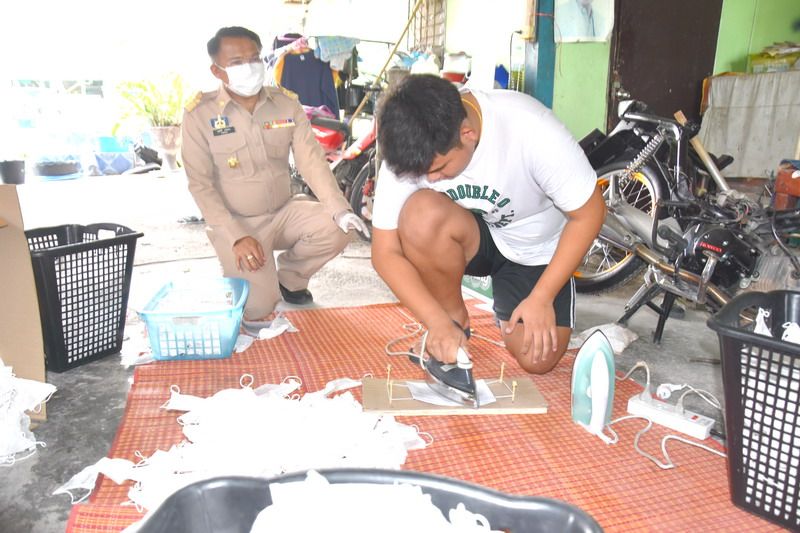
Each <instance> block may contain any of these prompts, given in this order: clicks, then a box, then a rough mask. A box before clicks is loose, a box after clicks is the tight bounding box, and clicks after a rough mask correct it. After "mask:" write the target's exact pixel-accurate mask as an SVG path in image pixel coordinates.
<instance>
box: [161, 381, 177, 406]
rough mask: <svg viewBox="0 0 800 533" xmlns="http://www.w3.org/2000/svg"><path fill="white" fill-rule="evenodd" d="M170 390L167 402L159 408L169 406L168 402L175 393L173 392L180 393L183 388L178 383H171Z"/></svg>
mask: <svg viewBox="0 0 800 533" xmlns="http://www.w3.org/2000/svg"><path fill="white" fill-rule="evenodd" d="M169 392H170V395H169V398H167V401H166V402H164V403H163V404H162V405H161V407H159V409H166V408H167V404H168V403H169V401H170V400H171V399H172V395H173V394H180V393H181V388H180V387H178V386H177V385H174V384H173V385H170V386H169Z"/></svg>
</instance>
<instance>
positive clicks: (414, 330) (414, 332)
mask: <svg viewBox="0 0 800 533" xmlns="http://www.w3.org/2000/svg"><path fill="white" fill-rule="evenodd" d="M398 311H399V312H400V314H402V315H403V316H404V317H406V318H407V319H409V320H410V321H411V322H408V323H407V324H403V329H404V330H406V331H409V333H407V334H405V335H402V336H400V337H397V338H395V339H392V340H390V341H389V342H387V343H386V345H385V346H384V348H383V351H384V352H385V353H386V355H390V356H398V355H410V356H413V357H419V356H420V354H418V353H414V352H411V351H408V350H406V351H394V350H393V349H392V346H394V345H395V344H397V343H398V342H402V341H404V340H407V339H411V338H414V337H416V336H418V335H419V334H420V332H423V331H424V332H423V339H422V341H423V345H422V348H423V349H422V350H421V351H420V353H424V351H425V350H424V347H425V344H424V343H425V341H426V337H427V335H428V330H426V329H425V328H424V327H423V326H422V324H421V323H419V322H417V321H416V320H415V319H414V317H412V316H409V315H408V313H406V312H405V311H403V310H402V309H398ZM470 331H471V330H470ZM471 338H473V339H480V340H482V341H485V342H488V343H489V344H494V345H495V346H499V347H501V348H505V346H506V345H505V343H504V342H498V341H496V340H494V339H490V338H488V337H484V336H483V335H477V334H475V333H472V335H471ZM648 375H649V374H648Z"/></svg>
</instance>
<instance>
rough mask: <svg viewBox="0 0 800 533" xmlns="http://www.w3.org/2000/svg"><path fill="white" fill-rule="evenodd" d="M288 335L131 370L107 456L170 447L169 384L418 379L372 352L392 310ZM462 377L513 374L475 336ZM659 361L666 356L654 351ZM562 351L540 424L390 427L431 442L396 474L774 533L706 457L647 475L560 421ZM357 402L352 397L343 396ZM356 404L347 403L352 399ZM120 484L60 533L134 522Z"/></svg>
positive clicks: (186, 389)
mask: <svg viewBox="0 0 800 533" xmlns="http://www.w3.org/2000/svg"><path fill="white" fill-rule="evenodd" d="M287 316H288V317H289V319H290V320H291V321H292V323H293V324H295V325H296V326H297V327H298V328H299V330H300V332H299V333H294V334H284V335H281V336H280V337H278V338H276V339H272V340H268V341H258V342H255V343H254V344H253V346H252V347H251V348H249V349H248V350H247V351H246V352H244V353H241V354H234V355H233V357H232V358H230V359H223V360H216V361H174V362H163V363H155V364H152V365H148V366H143V367H139V368H137V369H136V372H135V375H134V384H133V386H132V388H131V391H130V394H129V397H128V402H127V407H126V411H125V415H124V417H123V419H122V421H121V423H120V427H119V429H118V432H117V436H116V439H115V441H114V443H113V445H112V449H111V452H110V453H109V456H110V457H121V458H125V459H129V460H133V461H135V460H136V457H135V455H134V452H136V451H140V452H141V453H143V454H144V455H150V454H152V453H153V452H154V451H155V450H156V449H168V448H169V447H170V446H171V445H173V444H176V443H178V442H180V441H181V440H182V433H181V428H180V426H179V425H178V424H177V423H176V421H175V418H176V415H175V413H174V412H167V411H165V410H163V409H160V408H159V406H161V405H163V404H164V402H165V401H166V400H167V399H168V397H169V386H170V385H173V384H176V385H178V386H179V387H180V389H181V392H183V393H185V394H193V395H197V396H208V395H211V394H213V393H214V392H216V391H218V390H220V389H223V388H229V387H238V386H239V378H240V376H241V375H242V374H245V373H249V374H252V375H253V376H254V377H255V385H261V384H263V383H277V382H279V381H281V380H282V379H283V378H284V377H286V376H288V375H295V376H299V377H300V378H301V379H302V382H303V384H304V389H305V390H307V391H313V390H318V389H320V388H322V387H323V386H324V385H325V383H326V382H327V381H329V380H331V379H334V378H338V377H345V376H346V377H351V378H359V377H361V376H363V375H364V374H367V373H372V374H373V375H375V376H378V377H380V376H384V375H385V373H386V365H387V363H388V362H391V363H392V367H393V370H392V375H393V377H396V378H398V379H402V378H421V377H422V374H421V372H422V371H421V370H420V369H419V368H418V367H416V366H414V365H412V364H411V363H410V362H409V361H408V360H407V359H406V358H405V357H397V358H392V359H391V361H389V359H388V358H387V356H386V355H384V351H383V347H384V345H385V344H386V342H387V340H389V339H392V338H395V337H398V336H400V335H402V334H403V333H404V330H403V324H406V323H408V322H409V319H408V316H407V315H405V314H404V313H403V311H402V308H401V307H399V306H397V305H376V306H368V307H357V308H341V309H320V310H317V309H314V310H307V311H297V312H292V313H287ZM471 316H472V319H471V320H472V326H473V328H474V329H475V332H476V333H477V334H479V335H483V336H486V337H490V338H494V339H497V338H498V334H499V332H498V331H497V327H496V326H495V325H494V319H493V317H492V316H491V315H490V314H488V313H485V312H482V311H478V310H476V309H471ZM470 353H471V354H472V356H473V359H474V361H475V373H476V378H493V377H497V374H498V370H499V365H500V361H505V362H506V375H507V376H515V375H523V374H524V373H523V371H522V370H521V369H520V368H519V367H518V366H517V365H516V363H515V362H514V361H513V360H512V358H511V357H510V356H509V355H507V353H506V352H505V350H504V349H502V348H499V347H498V346H495V345H493V344H490V343H488V342H486V341H483V340H481V339H475V338H473V340H471V341H470ZM664 356H665V357H669V354H667V353H665V354H664ZM573 361H574V354H568V355H567V356H566V357H565V358H564V360H563V361H562V362H561V363H560V364H559V365H558V366H557V367H556V368H555V369H554V370H553V371H552V372H550V373H549V374H547V375H545V376H534V377H533V380H534V382H535V383H536V385H537V387H538V388H539V390H540V391H541V392H542V394H543V395H544V397H545V398H546V400H547V402H548V409H549V410H548V413H547V414H544V415H509V416H480V415H476V416H451V417H438V416H419V417H402V418H401V419H400V420H401V421H403V422H405V423H407V424H415V425H417V426H418V427H419V428H420V430H421V431H426V432H428V433H430V434H432V435H433V438H434V443H433V445H432V446H430V447H428V448H427V449H425V450H418V451H413V452H410V453H409V457H408V461H407V462H406V464H405V467H404V468H406V469H409V470H419V471H423V472H431V473H436V474H441V475H445V476H450V477H454V478H460V479H463V480H466V481H470V482H473V483H478V484H481V485H485V486H488V487H492V488H494V489H497V490H501V491H504V492H508V493H515V494H527V495H539V496H546V497H551V498H557V499H559V500H563V501H566V502H569V503H571V504H574V505H576V506H578V507H579V508H581V509H583V510H585V511H586V512H588V513H589V514H591V515H592V516H593V517H594V518H595V519H596V520H597V521H598V522H599V523H600V525H601V526H602V527H603V528H604V529H605V530H606V531H635V530H647V531H707V530H708V531H710V530H713V531H736V532H739V531H778V530H780V528H777V527H775V526H773V525H771V524H769V523H768V522H765V521H763V520H761V519H759V518H757V517H755V516H753V515H750V514H748V513H746V512H744V511H742V510H740V509H738V508H736V507H734V506H733V504H732V503H731V500H730V494H729V490H728V478H727V470H726V468H727V467H726V463H725V459H723V458H721V457H718V456H715V455H713V454H710V453H708V452H706V451H703V450H700V449H697V448H694V447H691V446H686V445H683V444H681V443H675V442H673V443H671V444H670V448H669V452H670V456H671V458H672V460H673V461H674V462H675V463H676V464H677V465H678V467H677V468H675V469H672V470H661V469H659V468H658V467H657V466H656V465H654V464H653V463H652V462H650V461H648V460H647V459H645V458H644V457H642V456H640V455H639V454H637V453H636V452H635V451H634V449H633V437H634V435H635V433H636V432H637V431H638V430H639V429H640V428H641V427H642V426H643V424H644V422H642V421H641V420H630V421H624V422H621V423H619V424H617V425H615V428H616V430H617V432H618V433H619V437H620V440H619V443H617V444H616V445H613V446H609V445H606V444H604V443H603V442H602V441H601V440H600V439H599V438H597V437H594V436H591V435H590V434H589V433H587V432H586V431H585V430H583V429H582V428H581V427H579V426H578V425H576V424H574V423H573V422H572V419H571V416H570V376H571V372H572V363H573ZM640 390H641V388H640V387H639V386H638V385H637V384H636V383H634V382H632V381H630V380H628V381H625V382H618V383H617V389H616V396H615V401H614V417H615V418H616V417H618V416H622V415H624V414H625V405H626V402H627V399H628V398H629V397H630V396H631V395H632V394H635V393H636V392H638V391H640ZM355 394H356V396H357V397H358V396H359V393H358V392H355ZM359 399H360V398H359ZM666 434H668V432H667V431H665V430H663V429H661V428H659V427H654V428H653V429H652V430H651V431H650V432H649V433H647V434H646V435H645V437H644V438H643V439H642V441H641V443H640V444H641V446H642V448H643V449H645V450H646V451H648V452H650V453H651V454H653V455H656V456H660V442H661V438H662V437H663V436H664V435H666ZM128 488H129V485H117V484H115V483H114V482H113V481H111V480H109V479H105V478H103V477H101V479H100V480H99V482H98V486H97V488H96V490H95V492H94V494H93V496H92V498H91V499H90V501H89V503H85V504H79V505H76V506H75V507H74V508H73V511H72V513H71V515H70V518H69V522H68V524H67V530H68V531H71V532H73V533H79V532H80V533H82V532H89V531H91V532H95V533H96V532H109V531H119V530H120V529H123V528H124V527H125V526H127V525H128V524H130V523H132V522H134V521H136V520H138V519H139V518H140V517H141V515H140V514H139V513H138V512H137V511H136V510H135V509H134V508H132V507H123V506H120V503H122V502H124V501H126V500H127V498H126V493H127V491H128Z"/></svg>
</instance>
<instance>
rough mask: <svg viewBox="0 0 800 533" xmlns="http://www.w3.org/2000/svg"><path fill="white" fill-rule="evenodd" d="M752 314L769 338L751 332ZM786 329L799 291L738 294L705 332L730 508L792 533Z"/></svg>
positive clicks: (795, 381)
mask: <svg viewBox="0 0 800 533" xmlns="http://www.w3.org/2000/svg"><path fill="white" fill-rule="evenodd" d="M759 308H761V309H764V310H767V311H769V312H770V316H769V318H768V319H767V321H768V324H767V325H768V326H769V327H770V329H771V331H772V337H768V336H766V335H760V334H757V333H754V331H753V329H754V326H755V324H754V323H753V321H752V319H753V317H755V316H756V314H757V312H758V309H759ZM748 317H749V318H748ZM786 322H795V323H800V292H794V291H773V292H768V293H762V292H749V293H743V294H740V295H739V296H736V297H735V298H734V299H732V300H731V301H730V302H729V303H728V304H727V305H725V306H724V307H723V308H722V309H721V310H720V311H719V312H718V313H717V314H716V315H715V316H713V317H711V318H710V319H709V320H708V326H709V327H710V328H711V329H713V330H715V331H716V332H717V334H718V335H719V345H720V355H721V358H722V378H723V386H724V389H725V428H726V431H727V444H728V479H729V483H730V488H731V498H732V499H733V503H734V504H736V505H738V506H739V507H741V508H742V509H745V510H746V511H749V512H751V513H753V514H756V515H758V516H761V517H763V518H766V519H768V520H770V521H772V522H775V523H777V524H780V525H782V526H784V527H787V528H789V529H791V530H794V531H800V344H794V343H790V342H786V341H782V340H780V339H781V336H782V335H783V324H784V323H786Z"/></svg>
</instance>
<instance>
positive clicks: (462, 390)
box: [422, 348, 480, 409]
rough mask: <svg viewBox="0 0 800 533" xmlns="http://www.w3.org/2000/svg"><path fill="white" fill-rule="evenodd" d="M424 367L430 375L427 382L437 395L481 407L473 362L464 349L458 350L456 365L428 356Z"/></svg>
mask: <svg viewBox="0 0 800 533" xmlns="http://www.w3.org/2000/svg"><path fill="white" fill-rule="evenodd" d="M422 367H423V368H424V369H425V371H426V372H427V373H428V377H427V379H426V380H425V381H426V382H427V383H428V386H429V387H430V388H431V389H432V390H433V391H435V392H436V393H437V394H439V395H441V396H444V397H445V398H447V399H448V400H453V401H454V402H459V403H461V404H463V405H468V406H470V407H474V408H475V409H477V408H478V407H480V403H479V402H478V394H477V391H476V390H475V380H474V379H473V377H472V361H471V360H470V358H469V356H468V355H467V352H466V351H464V349H463V348H459V349H458V355H457V360H456V364H445V363H442V362H441V361H439V360H437V359H435V358H433V357H431V356H428V357H426V358H424V359H423V361H422Z"/></svg>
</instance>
